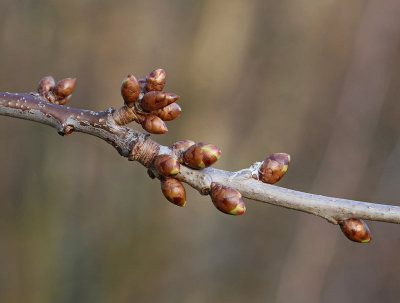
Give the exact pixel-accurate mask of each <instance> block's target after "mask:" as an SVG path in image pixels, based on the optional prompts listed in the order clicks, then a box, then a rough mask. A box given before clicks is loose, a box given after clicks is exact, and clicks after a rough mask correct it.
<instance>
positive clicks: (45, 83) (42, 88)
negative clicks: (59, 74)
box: [37, 76, 56, 96]
mask: <svg viewBox="0 0 400 303" xmlns="http://www.w3.org/2000/svg"><path fill="white" fill-rule="evenodd" d="M55 85H56V82H55V81H54V78H53V77H52V76H46V77H43V78H42V79H40V81H39V84H38V88H37V91H38V93H39V94H40V95H42V96H44V95H45V94H47V93H48V92H50V91H51V90H52V89H53V88H54V86H55Z"/></svg>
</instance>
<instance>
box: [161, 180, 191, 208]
mask: <svg viewBox="0 0 400 303" xmlns="http://www.w3.org/2000/svg"><path fill="white" fill-rule="evenodd" d="M161 190H162V193H163V194H164V196H165V198H167V200H168V201H170V202H172V203H173V204H175V205H178V206H185V204H186V191H185V188H184V187H183V185H182V183H181V182H180V181H178V180H176V179H174V178H170V177H165V178H163V179H162V180H161Z"/></svg>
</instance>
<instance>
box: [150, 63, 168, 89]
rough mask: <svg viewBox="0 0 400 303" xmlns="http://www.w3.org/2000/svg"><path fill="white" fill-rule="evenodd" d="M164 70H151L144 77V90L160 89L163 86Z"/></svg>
mask: <svg viewBox="0 0 400 303" xmlns="http://www.w3.org/2000/svg"><path fill="white" fill-rule="evenodd" d="M165 76H166V74H165V70H163V69H162V68H159V69H156V70H153V71H152V72H151V73H150V74H149V75H148V76H147V77H146V91H148V92H149V91H162V90H163V89H164V86H165Z"/></svg>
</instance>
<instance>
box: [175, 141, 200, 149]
mask: <svg viewBox="0 0 400 303" xmlns="http://www.w3.org/2000/svg"><path fill="white" fill-rule="evenodd" d="M195 144H196V142H194V141H192V140H181V141H178V142H175V143H174V144H172V145H171V148H172V149H174V150H179V151H185V150H187V149H188V148H189V147H191V146H192V145H195Z"/></svg>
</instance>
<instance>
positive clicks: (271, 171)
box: [258, 153, 290, 184]
mask: <svg viewBox="0 0 400 303" xmlns="http://www.w3.org/2000/svg"><path fill="white" fill-rule="evenodd" d="M289 163H290V156H289V155H288V154H285V153H276V154H272V155H270V156H269V157H267V158H266V159H265V160H264V162H263V163H262V164H261V166H260V168H259V169H258V174H259V179H260V181H262V182H264V183H269V184H274V183H276V182H278V181H279V180H280V179H282V177H283V176H284V175H285V173H286V171H287V169H288V167H289Z"/></svg>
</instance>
